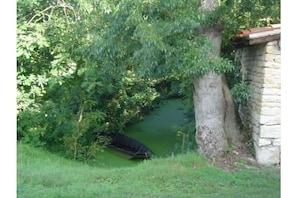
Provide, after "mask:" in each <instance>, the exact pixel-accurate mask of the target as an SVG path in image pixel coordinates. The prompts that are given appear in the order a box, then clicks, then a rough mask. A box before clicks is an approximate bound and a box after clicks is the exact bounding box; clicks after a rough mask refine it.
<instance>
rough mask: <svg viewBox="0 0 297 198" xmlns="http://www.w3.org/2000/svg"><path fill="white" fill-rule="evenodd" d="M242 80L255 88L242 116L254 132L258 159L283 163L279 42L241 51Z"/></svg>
mask: <svg viewBox="0 0 297 198" xmlns="http://www.w3.org/2000/svg"><path fill="white" fill-rule="evenodd" d="M237 55H238V58H239V59H240V61H241V65H242V71H243V78H244V80H245V81H247V82H249V83H250V85H251V86H252V88H253V96H252V99H251V100H250V101H249V102H248V104H247V108H245V109H246V110H245V112H244V113H243V114H244V116H245V118H244V119H243V120H246V121H247V122H248V123H245V125H246V126H249V127H250V128H251V130H252V134H253V140H254V147H255V151H256V159H257V161H258V162H259V163H261V164H264V165H271V164H278V163H280V147H281V141H280V139H281V53H280V40H278V41H272V42H268V43H264V44H258V45H254V46H249V47H245V48H241V49H238V51H237Z"/></svg>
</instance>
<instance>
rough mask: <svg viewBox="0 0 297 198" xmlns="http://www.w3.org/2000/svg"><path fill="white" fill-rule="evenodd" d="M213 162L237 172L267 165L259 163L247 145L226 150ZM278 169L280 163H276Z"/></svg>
mask: <svg viewBox="0 0 297 198" xmlns="http://www.w3.org/2000/svg"><path fill="white" fill-rule="evenodd" d="M213 164H214V165H215V166H216V167H219V168H221V169H223V170H225V171H227V172H237V171H240V170H243V169H259V168H265V166H263V165H261V164H259V163H257V161H256V159H255V157H254V156H253V155H252V154H251V153H250V151H249V150H248V149H247V148H246V147H244V146H243V147H240V148H236V149H234V150H232V151H230V152H225V153H224V154H223V155H221V156H220V157H217V158H215V159H213ZM275 166H276V167H277V170H279V169H280V165H279V164H277V165H275Z"/></svg>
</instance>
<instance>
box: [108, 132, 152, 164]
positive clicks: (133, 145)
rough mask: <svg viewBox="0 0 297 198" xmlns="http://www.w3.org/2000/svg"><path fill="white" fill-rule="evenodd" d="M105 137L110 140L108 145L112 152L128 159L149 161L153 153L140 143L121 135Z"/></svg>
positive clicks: (111, 134)
mask: <svg viewBox="0 0 297 198" xmlns="http://www.w3.org/2000/svg"><path fill="white" fill-rule="evenodd" d="M104 136H107V137H109V138H110V140H111V141H110V142H109V144H107V145H106V147H107V148H109V149H110V150H112V151H114V152H116V153H118V154H120V155H122V156H124V157H126V158H128V159H149V158H151V157H152V155H153V151H152V150H150V149H149V148H148V147H147V146H145V145H144V144H142V143H140V142H139V141H137V140H135V139H133V138H131V137H128V136H126V135H124V134H121V133H106V134H104Z"/></svg>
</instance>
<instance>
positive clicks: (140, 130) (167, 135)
mask: <svg viewBox="0 0 297 198" xmlns="http://www.w3.org/2000/svg"><path fill="white" fill-rule="evenodd" d="M184 113H185V110H184V105H183V103H182V100H181V99H170V100H167V101H166V102H165V103H164V104H162V105H161V106H160V107H159V108H158V109H155V110H154V111H152V112H151V113H149V114H148V115H146V116H145V117H144V119H143V120H142V121H141V122H139V123H137V124H134V125H132V126H130V127H129V128H127V129H126V131H125V135H127V136H129V137H132V138H134V139H136V140H138V141H139V142H141V143H143V144H144V145H146V146H147V147H149V148H150V149H151V150H152V151H153V152H154V157H164V156H168V155H171V153H173V152H174V148H175V147H176V145H177V144H179V143H180V142H181V137H179V136H177V131H178V129H179V128H180V127H181V126H182V125H183V124H184V123H185V114H184ZM97 163H99V166H102V167H107V168H112V167H123V166H132V165H136V164H137V163H139V161H135V160H129V159H126V158H124V157H122V156H120V155H118V154H115V153H113V152H111V151H109V150H107V149H106V150H105V151H104V152H103V153H100V158H99V160H98V161H97ZM97 163H96V164H97Z"/></svg>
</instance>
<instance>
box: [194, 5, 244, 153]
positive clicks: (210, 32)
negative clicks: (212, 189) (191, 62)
mask: <svg viewBox="0 0 297 198" xmlns="http://www.w3.org/2000/svg"><path fill="white" fill-rule="evenodd" d="M218 3H219V1H218V0H204V1H202V4H201V6H200V8H199V9H200V10H208V11H214V9H215V7H216V6H217V5H218ZM200 34H203V35H205V36H206V37H207V38H208V39H209V40H210V41H211V42H212V43H213V44H214V46H215V47H216V51H215V52H214V51H212V52H210V53H215V54H216V55H218V56H219V55H220V51H221V40H222V33H221V28H220V25H219V24H218V25H217V26H212V27H207V28H204V29H202V30H200ZM193 99H194V108H195V121H196V142H197V145H198V152H199V153H201V154H204V155H206V156H207V157H209V158H215V157H217V156H220V155H221V154H223V153H224V152H225V151H226V150H227V148H228V147H229V146H230V145H231V144H232V145H233V146H239V145H240V139H241V136H240V131H239V126H238V124H237V122H236V117H235V108H234V102H233V98H232V95H231V92H230V90H229V88H228V86H227V82H226V80H225V78H224V76H222V75H218V74H216V73H214V72H210V73H208V74H206V75H204V76H203V77H201V78H198V77H195V78H194V91H193Z"/></svg>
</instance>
